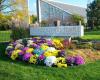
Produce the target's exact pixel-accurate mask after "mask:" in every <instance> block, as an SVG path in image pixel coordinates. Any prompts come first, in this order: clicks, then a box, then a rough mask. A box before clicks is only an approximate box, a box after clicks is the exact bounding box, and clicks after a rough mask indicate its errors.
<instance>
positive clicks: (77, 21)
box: [71, 14, 85, 25]
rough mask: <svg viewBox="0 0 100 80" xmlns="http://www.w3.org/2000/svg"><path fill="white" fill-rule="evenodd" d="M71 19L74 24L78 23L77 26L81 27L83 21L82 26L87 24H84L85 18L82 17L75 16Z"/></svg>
mask: <svg viewBox="0 0 100 80" xmlns="http://www.w3.org/2000/svg"><path fill="white" fill-rule="evenodd" d="M71 19H72V21H73V22H74V23H76V24H77V25H79V22H80V21H81V24H82V25H84V24H85V23H84V18H83V17H82V16H80V15H77V14H74V15H72V17H71Z"/></svg>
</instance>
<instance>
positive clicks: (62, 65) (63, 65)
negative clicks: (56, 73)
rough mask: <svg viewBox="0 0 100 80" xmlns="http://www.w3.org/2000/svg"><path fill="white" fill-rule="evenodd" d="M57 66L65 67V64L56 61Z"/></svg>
mask: <svg viewBox="0 0 100 80" xmlns="http://www.w3.org/2000/svg"><path fill="white" fill-rule="evenodd" d="M57 67H59V68H61V67H67V64H61V63H58V64H57Z"/></svg>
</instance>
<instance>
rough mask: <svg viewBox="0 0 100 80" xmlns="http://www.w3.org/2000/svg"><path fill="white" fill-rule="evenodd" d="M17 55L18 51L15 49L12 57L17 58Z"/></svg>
mask: <svg viewBox="0 0 100 80" xmlns="http://www.w3.org/2000/svg"><path fill="white" fill-rule="evenodd" d="M17 57H18V51H16V50H15V51H13V52H12V55H11V59H12V60H15V59H16V58H17Z"/></svg>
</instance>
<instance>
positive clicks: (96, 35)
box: [82, 31, 100, 40]
mask: <svg viewBox="0 0 100 80" xmlns="http://www.w3.org/2000/svg"><path fill="white" fill-rule="evenodd" d="M82 39H88V40H100V31H88V32H85V36H83V37H82Z"/></svg>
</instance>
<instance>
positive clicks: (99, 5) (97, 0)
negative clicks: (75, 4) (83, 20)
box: [87, 0, 100, 29]
mask: <svg viewBox="0 0 100 80" xmlns="http://www.w3.org/2000/svg"><path fill="white" fill-rule="evenodd" d="M87 17H88V26H89V27H91V29H94V27H96V28H99V29H100V27H99V26H100V0H94V1H93V2H92V3H90V4H89V5H88V8H87Z"/></svg>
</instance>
